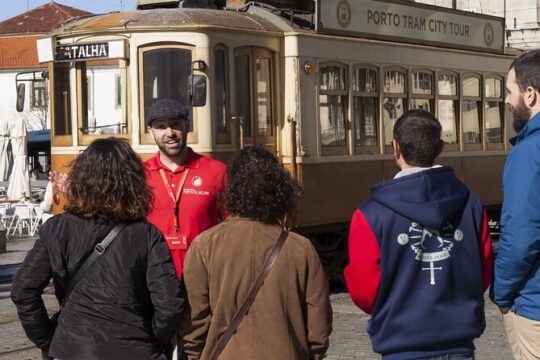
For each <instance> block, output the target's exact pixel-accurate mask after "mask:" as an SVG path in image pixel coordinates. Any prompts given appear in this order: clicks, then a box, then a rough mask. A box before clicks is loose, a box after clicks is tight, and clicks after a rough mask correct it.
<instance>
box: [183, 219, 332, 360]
mask: <svg viewBox="0 0 540 360" xmlns="http://www.w3.org/2000/svg"><path fill="white" fill-rule="evenodd" d="M279 233H280V228H279V227H277V226H271V225H265V224H263V223H260V222H256V221H251V220H248V219H245V218H239V217H234V216H231V217H229V218H228V219H227V220H225V221H224V222H223V223H221V224H219V225H217V226H215V227H214V228H212V229H210V230H207V231H205V232H204V233H202V234H201V235H199V236H198V237H197V238H196V239H195V241H194V242H193V244H192V245H191V247H190V249H189V251H188V254H187V257H186V261H185V263H184V281H185V284H186V288H187V294H188V300H189V303H190V307H188V308H187V309H186V313H185V315H184V322H183V324H182V327H181V333H182V335H183V342H184V343H183V346H184V350H185V353H186V355H187V358H188V359H208V357H209V356H210V353H211V351H212V349H213V347H214V345H215V344H216V341H217V339H218V337H219V336H221V335H222V334H223V332H225V330H226V329H227V326H228V324H229V322H230V320H231V319H232V317H233V315H234V313H235V312H236V310H237V309H238V307H240V306H241V304H242V303H243V301H244V299H245V297H246V295H247V293H248V291H249V288H250V286H251V284H252V282H253V281H254V279H255V278H256V277H257V275H258V274H259V271H260V270H261V268H262V265H263V262H264V260H265V259H266V257H267V256H268V254H269V253H270V250H271V249H272V246H273V245H274V243H275V241H276V239H277V237H278V236H279ZM331 331H332V308H331V305H330V299H329V297H328V281H327V280H326V275H325V274H324V270H323V268H322V266H321V263H320V261H319V257H318V255H317V253H316V252H315V249H314V248H313V246H312V244H311V243H310V241H309V240H308V239H306V238H304V237H302V236H300V235H298V234H295V233H290V234H289V237H288V238H287V240H286V242H285V245H284V246H283V249H282V250H281V252H280V254H279V256H278V258H277V260H276V263H275V264H274V267H273V268H272V270H271V272H270V274H269V275H268V278H267V279H266V281H265V283H264V285H263V286H262V288H261V289H260V291H259V293H258V295H257V297H256V299H255V301H254V303H253V305H252V306H251V309H250V310H249V312H248V314H247V315H246V317H245V318H244V319H243V320H242V322H241V323H240V326H239V327H238V330H237V332H236V333H235V334H234V335H233V336H232V338H231V340H230V341H229V343H228V345H227V347H226V348H225V350H224V351H223V352H222V354H221V356H220V360H228V359H234V360H237V359H242V360H249V359H265V360H267V359H276V360H287V359H291V360H293V359H294V360H296V359H321V358H322V357H323V355H324V354H325V352H326V350H327V348H328V337H329V336H330V332H331Z"/></svg>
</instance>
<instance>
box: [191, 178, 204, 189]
mask: <svg viewBox="0 0 540 360" xmlns="http://www.w3.org/2000/svg"><path fill="white" fill-rule="evenodd" d="M202 184H203V180H202V178H201V177H200V176H194V177H193V179H191V185H193V186H195V187H199V186H201V185H202Z"/></svg>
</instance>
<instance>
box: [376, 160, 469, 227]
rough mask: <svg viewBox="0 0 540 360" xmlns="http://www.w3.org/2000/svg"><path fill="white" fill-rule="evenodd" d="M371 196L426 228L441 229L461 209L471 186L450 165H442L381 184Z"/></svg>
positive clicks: (467, 197)
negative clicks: (468, 186)
mask: <svg viewBox="0 0 540 360" xmlns="http://www.w3.org/2000/svg"><path fill="white" fill-rule="evenodd" d="M371 198H372V199H373V200H374V201H376V202H378V203H380V204H381V205H383V206H385V207H387V208H389V209H391V210H392V211H394V212H396V213H398V214H400V215H402V216H404V217H406V218H409V219H411V220H412V221H414V222H417V223H419V224H421V225H423V226H425V227H427V228H430V229H441V228H442V227H443V226H444V225H446V224H447V223H448V222H450V221H451V220H452V219H453V218H454V217H455V216H456V215H457V214H460V213H461V210H462V209H463V207H464V206H465V204H466V202H467V200H468V199H469V189H467V187H466V186H465V185H464V184H463V183H462V182H461V181H460V180H459V179H458V178H457V177H456V176H455V174H454V171H453V170H452V169H451V168H449V167H439V168H432V169H428V170H424V171H421V172H418V173H416V174H411V175H407V176H403V177H401V178H398V179H394V180H389V181H385V182H383V183H381V184H378V185H376V186H374V187H373V188H372V189H371Z"/></svg>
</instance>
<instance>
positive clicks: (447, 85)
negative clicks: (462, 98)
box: [437, 74, 457, 96]
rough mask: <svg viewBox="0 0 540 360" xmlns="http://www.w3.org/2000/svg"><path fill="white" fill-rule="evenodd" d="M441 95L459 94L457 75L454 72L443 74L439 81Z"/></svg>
mask: <svg viewBox="0 0 540 360" xmlns="http://www.w3.org/2000/svg"><path fill="white" fill-rule="evenodd" d="M437 87H438V91H439V95H450V96H455V95H457V76H455V75H452V74H441V75H439V80H438V82H437Z"/></svg>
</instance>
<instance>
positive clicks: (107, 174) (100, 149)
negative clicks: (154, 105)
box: [65, 137, 153, 223]
mask: <svg viewBox="0 0 540 360" xmlns="http://www.w3.org/2000/svg"><path fill="white" fill-rule="evenodd" d="M66 197H67V200H68V205H66V207H65V210H66V211H67V212H69V213H71V214H73V215H76V216H78V217H82V218H85V219H91V220H93V221H95V222H97V223H108V222H113V223H114V222H134V221H141V220H144V219H145V218H146V216H147V215H148V212H149V209H150V204H151V202H152V200H153V195H152V190H151V189H150V187H149V186H148V184H147V183H146V178H145V172H144V166H143V163H142V161H141V159H140V158H139V156H138V155H137V154H136V153H135V152H134V151H133V149H132V148H131V146H130V145H129V143H128V142H127V141H126V140H124V139H119V138H114V137H110V138H107V139H98V140H95V141H93V142H92V143H91V144H90V146H88V147H87V148H86V149H85V150H84V151H83V152H82V153H81V154H80V155H79V156H78V157H77V158H76V159H75V161H74V162H73V164H72V169H71V172H70V173H69V175H68V179H67V189H66Z"/></svg>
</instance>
